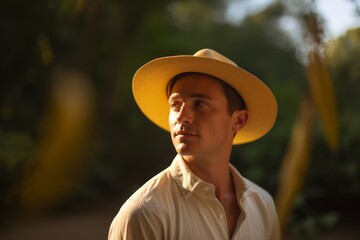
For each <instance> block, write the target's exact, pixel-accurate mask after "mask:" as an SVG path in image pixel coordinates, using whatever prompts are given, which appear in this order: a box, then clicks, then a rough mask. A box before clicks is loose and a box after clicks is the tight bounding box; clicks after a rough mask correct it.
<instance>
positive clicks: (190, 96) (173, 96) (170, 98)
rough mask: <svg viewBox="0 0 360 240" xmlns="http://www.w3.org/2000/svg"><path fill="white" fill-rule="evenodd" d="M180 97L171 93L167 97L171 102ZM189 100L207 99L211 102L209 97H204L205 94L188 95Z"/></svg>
mask: <svg viewBox="0 0 360 240" xmlns="http://www.w3.org/2000/svg"><path fill="white" fill-rule="evenodd" d="M181 97H182V95H181V94H179V93H173V94H171V95H170V97H169V99H168V100H169V101H172V100H174V99H177V98H181ZM189 98H191V99H193V98H201V99H207V100H212V98H211V97H209V96H208V95H205V94H202V93H193V94H190V95H189Z"/></svg>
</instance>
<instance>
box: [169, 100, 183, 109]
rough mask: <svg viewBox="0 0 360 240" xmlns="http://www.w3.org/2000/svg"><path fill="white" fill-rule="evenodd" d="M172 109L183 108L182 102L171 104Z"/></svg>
mask: <svg viewBox="0 0 360 240" xmlns="http://www.w3.org/2000/svg"><path fill="white" fill-rule="evenodd" d="M170 108H171V109H172V110H179V109H180V108H181V103H180V102H172V103H170Z"/></svg>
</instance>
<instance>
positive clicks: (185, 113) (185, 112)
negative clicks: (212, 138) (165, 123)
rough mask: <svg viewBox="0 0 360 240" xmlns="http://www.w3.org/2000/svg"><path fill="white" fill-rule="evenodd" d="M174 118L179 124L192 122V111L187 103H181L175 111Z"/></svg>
mask: <svg viewBox="0 0 360 240" xmlns="http://www.w3.org/2000/svg"><path fill="white" fill-rule="evenodd" d="M176 120H177V121H178V122H179V123H181V124H184V123H185V124H186V123H192V120H193V113H192V111H191V108H190V107H189V106H188V105H187V104H185V103H184V104H183V105H182V106H181V108H180V111H179V112H178V113H177V116H176Z"/></svg>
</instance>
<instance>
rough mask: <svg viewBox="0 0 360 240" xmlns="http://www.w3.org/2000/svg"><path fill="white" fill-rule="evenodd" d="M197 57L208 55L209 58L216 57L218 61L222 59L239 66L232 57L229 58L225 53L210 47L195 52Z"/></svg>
mask: <svg viewBox="0 0 360 240" xmlns="http://www.w3.org/2000/svg"><path fill="white" fill-rule="evenodd" d="M194 56H195V57H207V58H212V59H215V60H218V61H222V62H226V63H228V64H231V65H234V66H236V67H237V66H238V65H237V64H236V63H234V62H233V61H231V60H230V59H228V58H227V57H225V56H224V55H222V54H220V53H218V52H216V51H214V50H212V49H209V48H204V49H201V50H199V51H197V52H196V53H195V54H194Z"/></svg>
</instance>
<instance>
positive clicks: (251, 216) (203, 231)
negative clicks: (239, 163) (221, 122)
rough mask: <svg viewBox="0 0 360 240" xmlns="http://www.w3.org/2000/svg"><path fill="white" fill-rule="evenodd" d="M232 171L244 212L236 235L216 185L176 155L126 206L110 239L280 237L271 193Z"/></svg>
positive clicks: (244, 239)
mask: <svg viewBox="0 0 360 240" xmlns="http://www.w3.org/2000/svg"><path fill="white" fill-rule="evenodd" d="M230 169H231V172H232V176H233V180H234V185H235V188H236V189H237V191H236V195H237V198H238V204H239V207H240V209H241V214H240V216H239V219H238V222H237V226H236V229H235V231H234V233H233V236H232V237H231V236H229V229H228V224H227V219H226V214H225V210H224V208H223V207H222V205H221V203H220V202H219V201H218V199H217V198H216V197H215V187H214V186H213V185H212V184H210V183H206V182H204V181H202V180H201V179H199V178H198V177H197V176H195V175H194V174H193V173H192V172H191V171H190V169H189V168H188V167H187V165H186V164H185V163H184V161H183V160H182V158H181V157H180V156H179V155H178V156H176V157H175V159H174V161H173V162H172V164H171V165H170V166H169V167H168V168H167V169H165V170H164V171H162V172H161V173H159V174H158V175H156V176H155V177H153V178H152V179H150V180H149V181H148V182H147V183H145V184H144V185H143V186H142V187H141V188H139V189H138V190H137V191H136V192H135V193H134V194H133V195H132V196H131V197H130V198H129V199H128V200H127V201H126V202H125V203H124V205H123V206H122V207H121V208H120V211H119V213H118V214H117V215H116V217H115V218H114V220H113V222H112V223H111V226H110V231H109V236H108V239H109V240H119V239H136V240H138V239H149V240H154V239H164V240H165V239H166V240H167V239H187V240H188V239H207V240H210V239H217V240H218V239H242V240H267V239H274V240H278V239H281V236H280V227H279V221H278V216H277V213H276V209H275V206H274V202H273V199H272V197H271V196H270V194H269V193H267V192H266V191H265V190H264V189H262V188H260V187H259V186H257V185H256V184H254V183H253V182H251V181H250V180H247V179H245V178H244V177H242V176H241V175H240V174H239V172H238V171H237V170H236V169H235V168H234V167H233V166H232V165H231V164H230ZM243 189H245V190H243ZM240 190H243V191H240ZM230 237H231V238H230Z"/></svg>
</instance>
